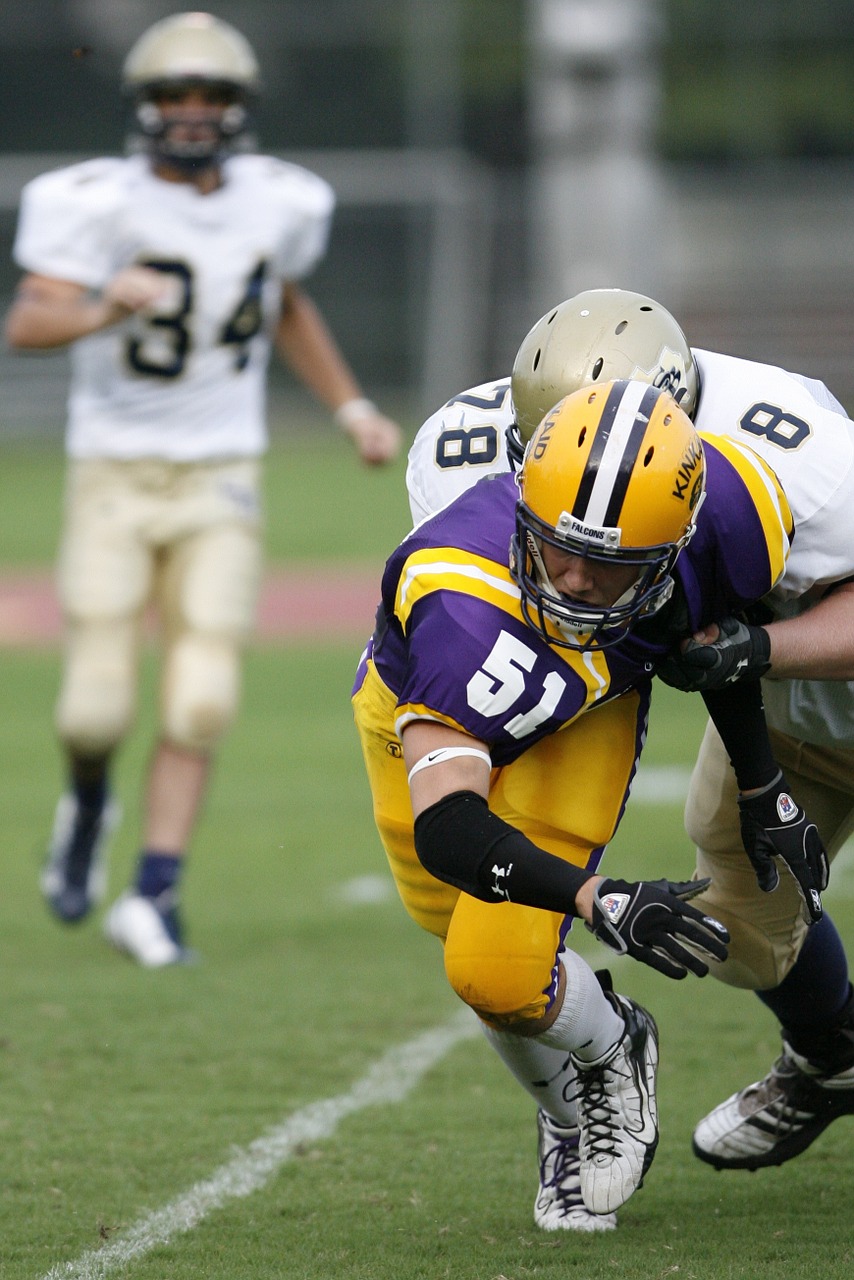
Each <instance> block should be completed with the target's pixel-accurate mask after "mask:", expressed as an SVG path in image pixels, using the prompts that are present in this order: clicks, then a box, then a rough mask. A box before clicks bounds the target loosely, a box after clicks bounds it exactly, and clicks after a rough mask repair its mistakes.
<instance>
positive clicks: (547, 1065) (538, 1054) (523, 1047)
mask: <svg viewBox="0 0 854 1280" xmlns="http://www.w3.org/2000/svg"><path fill="white" fill-rule="evenodd" d="M480 1026H481V1029H482V1031H483V1034H484V1035H485V1036H486V1038H487V1040H488V1041H489V1043H490V1044H491V1045H492V1047H493V1049H494V1050H495V1052H496V1053H497V1054H498V1056H499V1057H500V1058H501V1060H502V1062H503V1063H504V1065H505V1066H506V1067H508V1068H509V1070H510V1071H511V1072H512V1074H513V1076H514V1077H515V1078H516V1079H517V1080H518V1081H519V1084H520V1085H521V1086H522V1088H523V1089H524V1090H525V1091H526V1092H527V1093H529V1094H530V1095H531V1097H532V1098H533V1099H534V1100H535V1102H536V1103H537V1105H538V1106H539V1107H542V1109H543V1111H545V1112H546V1113H547V1114H548V1115H549V1116H551V1118H552V1120H554V1121H555V1122H556V1123H557V1124H561V1125H566V1126H568V1127H570V1128H573V1129H574V1128H576V1127H577V1124H578V1117H577V1115H576V1110H575V1103H574V1101H572V1099H573V1096H574V1094H575V1069H574V1067H573V1065H572V1062H571V1060H570V1057H569V1050H568V1049H553V1048H552V1047H551V1046H550V1045H547V1044H541V1043H540V1042H539V1040H538V1039H535V1038H534V1037H533V1036H517V1035H514V1034H513V1032H512V1031H501V1030H499V1029H498V1028H497V1027H490V1026H487V1024H486V1023H485V1022H481V1024H480Z"/></svg>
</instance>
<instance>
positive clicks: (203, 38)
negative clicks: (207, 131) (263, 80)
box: [122, 13, 260, 170]
mask: <svg viewBox="0 0 854 1280" xmlns="http://www.w3.org/2000/svg"><path fill="white" fill-rule="evenodd" d="M259 85H260V73H259V69H258V62H257V60H256V58H255V54H254V53H253V51H252V48H251V46H250V44H249V42H248V41H247V40H246V38H245V36H243V35H241V33H240V32H239V31H238V30H236V28H235V27H232V26H230V25H229V24H228V23H227V22H223V21H221V19H219V18H215V17H213V15H212V14H210V13H176V14H173V15H172V17H169V18H163V19H162V20H161V21H160V22H155V23H154V25H153V26H152V27H149V28H148V30H147V31H145V32H143V34H142V35H141V36H140V37H139V39H138V40H137V42H136V44H135V45H134V46H133V48H132V49H131V50H130V53H129V54H128V55H127V58H126V59H125V63H124V67H123V69H122V88H123V91H124V92H125V93H126V94H127V95H129V96H131V97H132V98H133V100H134V110H135V123H136V129H137V132H138V135H139V138H138V139H137V140H136V142H137V145H138V146H142V147H143V148H144V149H145V150H147V151H149V152H150V153H151V154H152V155H154V156H155V157H156V158H159V159H162V160H166V161H168V162H169V163H170V164H173V165H176V166H177V167H179V168H184V169H191V170H192V169H198V168H203V167H205V166H208V165H213V164H217V163H218V162H219V160H220V159H221V158H222V157H224V156H225V155H226V154H227V153H228V152H229V151H230V150H232V149H234V147H235V145H236V144H237V143H238V142H239V141H240V140H241V139H242V136H243V135H244V134H245V132H246V129H247V127H248V123H249V112H248V105H249V102H250V100H251V99H252V97H253V96H254V95H255V94H256V93H257V91H258V88H259ZM193 86H204V87H206V88H208V89H210V90H211V91H212V92H214V93H216V95H217V102H218V103H219V104H220V105H219V115H218V118H217V119H216V122H215V130H214V133H213V135H212V137H211V139H210V140H208V141H206V142H199V141H196V142H187V141H181V140H180V138H179V137H173V136H171V134H172V132H174V131H173V130H172V129H171V128H170V126H171V125H173V124H175V123H176V120H175V117H174V116H172V117H171V119H170V121H169V122H168V123H167V121H166V120H165V119H164V116H163V114H162V112H161V110H160V107H159V105H158V104H159V100H161V99H162V97H163V95H168V94H169V93H170V92H176V91H180V90H182V89H186V88H189V87H193ZM177 132H178V133H180V131H177Z"/></svg>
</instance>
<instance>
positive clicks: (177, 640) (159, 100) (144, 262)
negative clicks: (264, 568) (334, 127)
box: [6, 13, 401, 967]
mask: <svg viewBox="0 0 854 1280" xmlns="http://www.w3.org/2000/svg"><path fill="white" fill-rule="evenodd" d="M258 88H259V69H258V63H257V61H256V58H255V55H254V53H253V51H252V49H251V48H250V46H249V44H248V43H247V41H246V40H245V39H244V37H243V36H242V35H241V34H240V32H238V31H236V30H235V29H234V28H233V27H231V26H229V25H228V24H227V23H225V22H222V21H220V20H219V19H217V18H214V17H212V16H211V15H210V14H207V13H180V14H177V15H174V16H172V17H170V18H166V19H164V20H163V21H160V22H157V23H155V24H154V26H152V27H150V28H149V29H148V30H147V31H146V32H145V33H144V34H143V35H142V36H141V37H140V39H139V40H138V41H137V43H136V44H135V45H134V46H133V48H132V49H131V50H130V52H129V54H128V56H127V59H126V61H125V64H124V71H123V89H124V93H125V94H126V96H127V98H128V100H129V102H130V104H131V106H132V110H133V121H134V124H133V130H134V137H133V142H134V153H133V154H131V155H130V156H128V157H126V158H116V159H112V158H110V159H95V160H89V161H86V162H84V163H82V164H76V165H73V166H71V167H69V168H65V169H60V170H57V171H55V172H51V173H47V174H44V175H42V176H41V177H38V178H36V179H35V180H34V181H33V182H31V183H30V184H29V185H28V186H27V187H26V188H25V190H24V192H23V196H22V202H21V209H20V219H19V226H18V232H17V237H16V241H15V249H14V253H15V258H16V261H17V263H18V264H19V265H20V267H22V268H23V270H24V272H25V275H24V276H23V279H22V281H21V283H20V286H19V289H18V291H17V295H16V298H15V300H14V302H13V304H12V307H11V309H10V311H9V314H8V317H7V320H6V336H7V339H8V341H9V342H10V344H11V345H12V346H13V347H16V348H19V349H33V348H55V347H63V346H67V345H70V346H71V359H72V381H71V389H70V397H69V417H68V427H67V451H68V455H69V460H70V461H69V472H68V484H67V504H66V519H65V527H64V533H63V539H62V549H61V556H60V567H59V589H60V594H61V599H62V606H63V610H64V616H65V622H66V634H67V638H66V645H65V654H64V672H63V680H62V688H61V692H60V696H59V701H58V706H57V713H56V718H57V727H58V732H59V737H60V740H61V742H62V744H63V747H64V749H65V751H66V753H67V757H68V768H69V787H68V791H67V793H66V794H65V795H63V796H62V797H61V799H60V801H59V804H58V807H57V811H56V818H55V824H54V829H53V835H52V838H51V842H50V850H49V855H48V858H47V862H46V864H45V867H44V870H43V873H42V878H41V887H42V891H43V893H44V896H45V897H46V899H47V902H48V904H49V905H50V907H51V909H52V910H53V912H54V913H55V914H56V916H57V917H58V918H59V919H60V920H62V921H66V922H71V921H78V920H80V919H82V918H83V917H84V916H86V915H87V913H88V912H89V911H90V909H91V908H92V906H93V904H94V903H95V902H96V901H97V900H98V899H99V898H100V896H101V895H102V894H103V892H104V889H105V875H104V847H105V842H106V838H107V836H108V834H109V832H110V830H111V828H112V827H113V826H114V825H115V822H116V820H117V814H118V809H117V804H116V801H115V800H114V798H113V797H112V795H111V790H110V781H109V769H110V762H111V760H112V758H113V755H114V753H115V751H116V748H117V747H118V746H119V744H120V743H121V742H122V740H123V739H124V738H125V736H126V734H127V733H128V730H129V728H130V725H131V721H132V718H133V714H134V703H135V699H136V685H137V661H138V652H139V645H140V633H141V624H142V620H143V616H144V612H145V609H146V606H147V604H148V602H149V601H156V602H157V605H158V606H159V610H160V618H161V624H162V638H163V662H162V677H161V683H160V704H159V709H160V725H159V739H158V742H157V744H156V747H155V749H154V753H153V760H152V763H151V767H150V772H149V776H148V782H147V792H146V800H145V816H144V830H143V849H142V852H141V854H140V857H139V863H138V868H137V872H136V878H135V882H134V884H133V885H132V887H131V888H130V889H129V891H128V892H126V893H125V894H123V895H122V896H121V897H120V898H119V900H118V901H117V902H116V903H115V904H114V906H113V907H112V909H111V910H110V912H109V914H108V916H107V919H106V932H107V934H108V936H109V938H110V939H111V940H112V942H113V943H114V944H115V945H116V946H118V947H119V948H120V949H122V950H123V951H125V952H127V953H128V954H129V955H130V956H132V957H133V958H134V959H136V960H137V961H138V962H139V963H141V964H142V965H145V966H149V967H159V966H162V965H167V964H172V963H175V962H178V961H180V960H182V959H185V958H186V955H187V952H186V949H185V946H184V941H183V938H182V933H181V928H180V923H179V918H178V913H177V898H178V885H179V878H180V874H181V868H182V865H183V859H184V854H185V852H186V850H187V847H188V844H189V842H190V838H191V835H192V832H193V828H194V825H195V821H196V818H197V815H198V812H199V808H200V805H201V803H202V799H203V796H204V793H205V787H206V782H207V779H208V773H209V769H210V763H211V758H212V755H213V753H214V751H215V749H216V746H217V744H218V743H219V741H220V739H221V738H222V735H223V734H224V733H225V731H226V730H227V729H228V727H229V725H230V724H231V723H232V721H233V719H234V716H235V713H236V711H237V706H238V697H239V682H240V653H241V648H242V646H243V644H244V642H245V640H246V638H247V635H248V634H249V632H250V631H251V628H252V625H253V618H254V610H255V602H256V596H257V590H258V581H259V572H260V563H261V548H260V534H261V517H260V512H259V475H258V469H259V459H260V458H261V456H262V454H263V453H264V450H265V448H266V444H267V434H266V424H265V416H264V381H265V373H266V368H267V364H268V357H269V353H270V349H271V346H273V345H274V346H275V348H276V349H277V351H278V353H279V354H280V355H281V356H282V358H283V359H284V360H285V361H286V362H287V364H288V365H289V366H290V367H291V368H292V369H293V371H294V372H295V373H296V375H297V376H298V377H299V378H300V379H301V380H302V381H303V382H304V383H305V385H306V386H307V387H308V388H309V390H311V391H312V392H313V393H314V395H315V396H316V397H317V398H318V400H319V401H320V402H321V403H322V404H323V405H324V406H326V407H327V408H328V409H329V410H330V412H331V413H332V415H333V417H334V418H335V419H336V420H337V423H338V425H339V426H340V427H341V428H342V429H343V430H344V431H345V432H346V433H347V434H348V435H349V436H350V437H351V438H352V440H353V443H354V444H355V447H356V450H357V452H358V454H359V457H360V458H361V459H362V460H363V461H364V462H366V463H369V464H381V463H384V462H387V461H388V460H390V459H392V458H393V457H394V456H395V455H396V453H397V451H398V449H399V445H400V439H401V435H400V431H399V428H398V426H397V424H395V423H393V422H392V421H390V420H389V419H388V418H386V417H384V416H383V415H382V414H381V413H380V412H379V411H378V410H377V409H376V407H375V406H374V405H373V404H372V403H371V402H370V401H369V400H368V399H367V398H366V397H365V396H364V394H363V392H362V389H361V387H360V386H359V384H358V382H357V381H356V378H355V376H354V375H353V373H352V372H351V370H350V368H349V367H348V365H347V363H346V362H345V360H344V358H343V357H342V355H341V353H340V351H339V350H338V347H337V345H336V343H335V341H334V339H333V338H332V336H331V334H330V333H329V331H328V330H327V328H326V325H325V323H324V321H323V319H322V317H321V316H320V314H319V312H318V311H317V310H316V308H315V307H314V305H313V304H312V302H311V300H310V298H309V297H308V295H307V294H306V293H304V292H303V290H302V288H301V287H300V285H299V283H298V281H300V280H301V279H302V278H303V277H304V276H306V275H307V274H308V273H309V272H310V271H311V270H312V269H313V268H314V267H315V266H316V265H317V263H318V262H319V261H320V259H321V258H322V257H323V255H324V253H325V250H326V245H327V238H328V234H329V227H330V219H331V217H332V213H333V207H334V193H333V191H332V190H331V188H330V187H329V186H328V185H327V183H326V182H325V181H323V180H322V179H321V178H319V177H317V176H316V175H315V174H313V173H309V172H308V171H306V170H305V169H302V168H300V167H298V166H295V165H293V164H286V163H284V162H282V161H280V160H276V159H273V158H271V157H269V156H263V155H256V154H253V153H251V151H249V150H247V147H248V133H247V129H248V124H249V117H250V110H251V107H252V102H253V99H254V98H255V96H256V93H257V91H258Z"/></svg>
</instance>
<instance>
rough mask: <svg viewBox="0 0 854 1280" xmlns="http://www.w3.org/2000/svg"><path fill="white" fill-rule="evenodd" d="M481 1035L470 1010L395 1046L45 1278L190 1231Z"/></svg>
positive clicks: (97, 1267) (85, 1271) (101, 1271)
mask: <svg viewBox="0 0 854 1280" xmlns="http://www.w3.org/2000/svg"><path fill="white" fill-rule="evenodd" d="M478 1035H479V1030H478V1023H477V1019H476V1018H475V1017H474V1016H473V1014H472V1013H471V1011H470V1010H468V1009H465V1010H461V1011H460V1013H459V1014H458V1015H457V1016H456V1017H454V1018H452V1019H451V1021H450V1022H448V1023H446V1024H445V1025H444V1026H440V1027H433V1028H432V1030H430V1031H425V1032H423V1033H422V1034H421V1035H419V1036H416V1037H415V1038H414V1039H412V1040H408V1041H406V1042H405V1043H404V1044H401V1045H397V1046H396V1047H395V1048H394V1049H390V1050H389V1051H388V1053H386V1054H384V1055H383V1057H382V1058H380V1059H378V1061H377V1062H375V1063H374V1065H373V1066H372V1067H371V1068H370V1070H369V1071H368V1072H367V1074H366V1075H364V1076H363V1077H362V1078H361V1080H357V1081H356V1083H355V1084H354V1085H353V1087H352V1089H350V1091H349V1092H348V1093H342V1094H339V1095H338V1096H337V1097H335V1098H325V1099H323V1100H322V1101H320V1102H313V1103H310V1104H309V1105H308V1106H307V1107H303V1108H302V1109H301V1110H300V1111H295V1112H294V1114H293V1115H291V1116H288V1118H287V1119H286V1120H284V1121H283V1122H282V1123H281V1124H279V1125H275V1126H274V1127H273V1128H272V1129H268V1130H267V1132H266V1133H265V1134H263V1136H262V1137H260V1138H256V1139H255V1141H254V1142H252V1143H250V1145H249V1146H248V1147H245V1148H242V1149H239V1150H238V1151H237V1154H236V1155H235V1156H234V1157H233V1158H232V1159H231V1160H229V1161H228V1163H227V1164H224V1165H221V1166H220V1167H219V1169H216V1170H215V1171H214V1172H213V1173H212V1174H211V1176H210V1177H209V1178H207V1179H206V1180H205V1181H203V1182H197V1183H196V1184H195V1186H192V1187H190V1189H189V1190H188V1191H185V1192H184V1193H183V1194H182V1195H179V1196H178V1197H177V1198H176V1199H174V1200H172V1201H171V1202H170V1203H169V1204H167V1205H164V1207H163V1208H162V1209H156V1210H153V1211H152V1212H151V1213H148V1214H146V1215H145V1216H144V1217H142V1218H140V1219H139V1220H138V1221H137V1222H136V1223H134V1224H133V1226H131V1227H129V1228H128V1230H127V1231H124V1232H122V1235H121V1237H119V1238H117V1239H116V1240H114V1241H112V1242H111V1243H110V1244H105V1245H104V1247H103V1248H102V1249H92V1250H90V1251H89V1252H87V1253H84V1254H83V1255H82V1256H81V1257H79V1258H78V1259H76V1261H73V1262H64V1263H60V1264H59V1265H58V1266H56V1267H52V1268H51V1270H50V1271H49V1272H48V1273H47V1275H46V1276H45V1277H44V1280H101V1277H104V1276H108V1275H109V1274H110V1273H111V1272H113V1271H116V1270H119V1269H120V1268H125V1267H127V1265H128V1263H130V1262H133V1261H134V1260H135V1259H137V1258H142V1257H144V1256H145V1254H147V1253H149V1252H150V1251H151V1250H152V1249H154V1248H155V1247H156V1246H157V1245H162V1244H167V1243H168V1242H169V1241H170V1240H172V1239H174V1238H175V1236H178V1235H181V1234H183V1233H184V1232H187V1231H192V1229H193V1227H195V1226H196V1225H197V1224H198V1223H199V1222H201V1221H202V1219H203V1218H206V1217H207V1216H208V1214H209V1213H213V1212H214V1211H215V1210H216V1209H221V1208H222V1207H223V1206H224V1205H225V1204H227V1203H228V1202H229V1201H230V1200H237V1199H240V1198H241V1197H244V1196H250V1195H252V1193H253V1192H255V1191H259V1190H260V1189H261V1188H262V1187H264V1186H266V1184H267V1183H268V1182H269V1181H270V1180H271V1178H273V1177H275V1175H276V1174H277V1173H278V1171H279V1169H280V1168H281V1167H282V1165H283V1164H285V1163H286V1162H287V1161H288V1160H290V1159H291V1157H292V1156H293V1155H294V1153H295V1152H296V1151H298V1150H299V1149H300V1147H302V1146H303V1144H305V1143H308V1142H319V1141H322V1140H323V1139H325V1138H330V1137H331V1136H332V1135H333V1133H334V1132H335V1130H336V1129H337V1128H338V1126H339V1124H340V1123H341V1121H342V1120H346V1118H347V1117H348V1116H351V1115H354V1114H355V1113H356V1112H357V1111H363V1110H364V1109H365V1108H366V1107H375V1106H380V1105H383V1104H387V1103H389V1102H402V1101H403V1099H404V1098H405V1097H406V1095H407V1094H408V1093H410V1092H411V1091H412V1090H413V1089H414V1088H415V1086H416V1085H417V1084H419V1083H420V1081H421V1080H422V1078H423V1077H424V1076H425V1075H426V1073H427V1072H428V1071H429V1070H430V1069H431V1068H432V1067H434V1066H435V1065H436V1064H437V1063H438V1062H440V1061H441V1060H442V1058H444V1057H445V1055H446V1054H447V1053H448V1052H449V1051H450V1050H451V1049H453V1048H454V1046H455V1045H457V1044H459V1043H460V1042H461V1041H463V1040H471V1039H473V1038H475V1037H476V1036H478Z"/></svg>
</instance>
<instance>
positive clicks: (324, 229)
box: [272, 161, 335, 280]
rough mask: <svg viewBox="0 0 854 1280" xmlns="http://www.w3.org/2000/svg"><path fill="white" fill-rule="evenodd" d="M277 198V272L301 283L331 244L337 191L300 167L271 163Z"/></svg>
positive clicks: (284, 277)
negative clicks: (279, 212) (279, 217)
mask: <svg viewBox="0 0 854 1280" xmlns="http://www.w3.org/2000/svg"><path fill="white" fill-rule="evenodd" d="M272 163H274V164H275V165H276V166H277V167H276V168H275V169H274V170H273V178H274V187H275V194H276V198H277V199H278V200H279V201H280V202H281V205H282V238H281V241H280V244H279V248H278V253H277V255H276V264H275V265H276V269H277V273H278V274H279V275H280V276H281V277H282V278H283V279H285V280H302V279H304V278H305V277H306V276H308V275H310V274H311V272H312V271H313V270H314V269H315V267H316V266H317V264H318V263H319V262H320V261H321V259H322V258H323V256H324V255H325V253H326V250H327V248H328V245H329V235H330V231H331V228H332V218H333V214H334V212H335V192H334V191H333V189H332V187H331V186H330V185H329V183H328V182H326V181H325V179H323V178H320V177H318V175H317V174H315V173H310V172H309V170H307V169H302V168H300V167H299V166H298V165H293V164H286V163H284V162H279V161H275V162H272Z"/></svg>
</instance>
